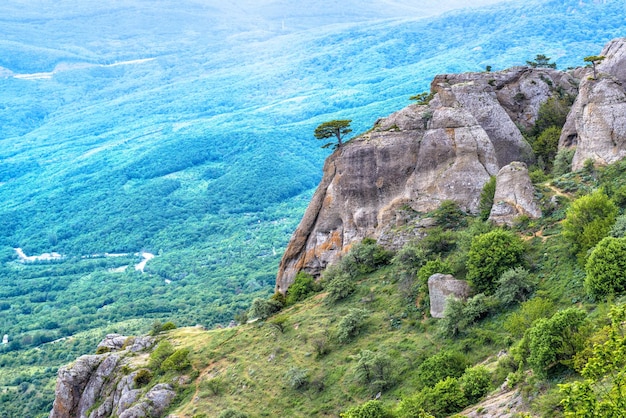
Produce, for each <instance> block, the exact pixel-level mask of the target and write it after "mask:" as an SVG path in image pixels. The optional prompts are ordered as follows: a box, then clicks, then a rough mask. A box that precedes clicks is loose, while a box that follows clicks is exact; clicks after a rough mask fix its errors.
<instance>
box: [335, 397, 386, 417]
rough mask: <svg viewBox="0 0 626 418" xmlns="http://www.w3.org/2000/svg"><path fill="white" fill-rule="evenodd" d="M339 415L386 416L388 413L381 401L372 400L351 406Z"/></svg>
mask: <svg viewBox="0 0 626 418" xmlns="http://www.w3.org/2000/svg"><path fill="white" fill-rule="evenodd" d="M339 416H340V417H341V418H386V417H388V414H387V413H386V412H385V409H384V408H383V405H382V404H381V403H380V401H376V400H370V401H367V402H365V403H364V404H362V405H359V406H353V407H352V408H349V409H348V410H346V412H342V413H341V414H339Z"/></svg>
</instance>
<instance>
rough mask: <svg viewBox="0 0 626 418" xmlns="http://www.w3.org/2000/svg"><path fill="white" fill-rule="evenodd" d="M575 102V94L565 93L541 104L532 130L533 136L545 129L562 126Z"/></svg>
mask: <svg viewBox="0 0 626 418" xmlns="http://www.w3.org/2000/svg"><path fill="white" fill-rule="evenodd" d="M572 103H574V96H570V95H567V94H565V95H563V96H554V97H550V98H549V99H548V100H546V101H545V102H543V103H542V104H541V105H540V106H539V111H538V112H537V120H536V121H535V126H534V127H533V130H532V135H533V136H535V137H536V136H539V135H540V134H541V133H542V132H544V131H545V130H547V129H549V128H551V127H556V128H559V129H560V128H562V127H563V125H565V121H566V120H567V114H568V113H569V110H570V108H571V107H572Z"/></svg>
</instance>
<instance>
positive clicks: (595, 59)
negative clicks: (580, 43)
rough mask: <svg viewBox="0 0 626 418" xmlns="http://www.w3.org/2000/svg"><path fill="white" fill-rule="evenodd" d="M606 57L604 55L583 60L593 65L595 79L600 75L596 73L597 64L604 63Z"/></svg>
mask: <svg viewBox="0 0 626 418" xmlns="http://www.w3.org/2000/svg"><path fill="white" fill-rule="evenodd" d="M605 58H606V57H605V56H604V55H590V56H588V57H585V58H583V61H585V62H589V63H591V66H592V67H593V78H594V79H596V78H597V77H598V74H597V72H596V64H598V63H600V62H602V61H603V60H604V59H605Z"/></svg>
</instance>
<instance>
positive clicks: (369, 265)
mask: <svg viewBox="0 0 626 418" xmlns="http://www.w3.org/2000/svg"><path fill="white" fill-rule="evenodd" d="M392 257H393V253H392V252H391V251H387V250H385V249H384V248H383V247H382V246H380V245H378V244H377V243H376V240H375V239H373V238H365V239H363V241H361V242H359V243H357V244H354V245H353V246H352V248H350V251H349V252H348V253H347V254H346V255H345V256H344V257H343V258H342V259H341V262H340V265H341V268H342V269H343V270H344V271H346V272H347V273H349V274H350V275H352V276H355V275H358V274H364V273H371V272H373V271H375V270H376V269H377V268H379V267H381V266H384V265H386V264H388V263H389V262H390V261H391V258H392Z"/></svg>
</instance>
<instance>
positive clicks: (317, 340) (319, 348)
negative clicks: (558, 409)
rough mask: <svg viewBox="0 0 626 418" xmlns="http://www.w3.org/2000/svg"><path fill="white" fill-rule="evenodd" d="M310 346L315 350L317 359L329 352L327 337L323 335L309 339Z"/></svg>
mask: <svg viewBox="0 0 626 418" xmlns="http://www.w3.org/2000/svg"><path fill="white" fill-rule="evenodd" d="M311 345H312V346H313V349H314V350H315V354H316V355H317V358H320V357H323V356H325V355H326V354H328V353H329V352H330V347H329V344H328V336H327V335H326V334H325V333H322V334H317V335H314V336H313V337H312V338H311Z"/></svg>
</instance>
